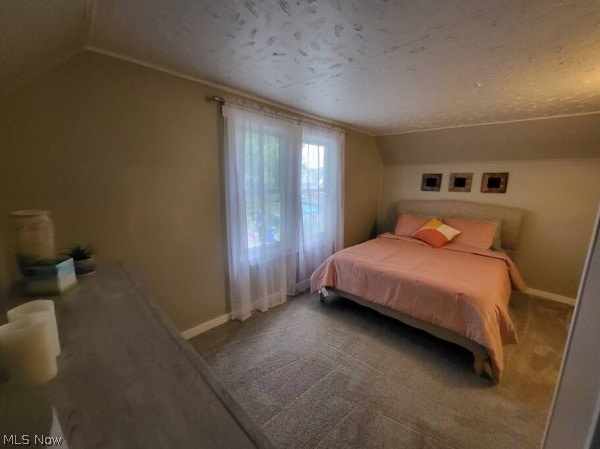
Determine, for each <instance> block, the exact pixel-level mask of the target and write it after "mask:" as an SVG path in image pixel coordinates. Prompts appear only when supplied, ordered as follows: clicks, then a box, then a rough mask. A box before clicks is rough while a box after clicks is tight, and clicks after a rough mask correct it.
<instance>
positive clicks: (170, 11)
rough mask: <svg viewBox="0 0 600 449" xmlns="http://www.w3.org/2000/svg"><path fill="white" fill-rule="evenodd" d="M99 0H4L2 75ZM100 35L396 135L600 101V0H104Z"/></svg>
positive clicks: (191, 71)
mask: <svg viewBox="0 0 600 449" xmlns="http://www.w3.org/2000/svg"><path fill="white" fill-rule="evenodd" d="M91 1H92V0H88V1H87V2H86V0H19V1H17V0H10V1H9V0H5V1H2V2H1V4H0V25H1V27H0V39H1V41H2V45H0V62H1V64H0V82H1V83H2V87H4V85H5V84H8V83H11V82H14V81H15V80H18V79H19V78H20V77H21V76H23V73H25V72H27V71H31V70H32V69H33V68H35V66H39V65H41V64H42V63H44V62H45V61H48V60H51V59H52V58H53V57H54V58H55V57H56V56H57V55H60V54H61V53H64V52H65V51H68V50H69V49H72V48H77V47H78V46H79V45H81V43H82V41H81V36H85V35H86V28H87V27H86V20H85V4H86V3H90V2H91ZM94 9H95V10H94V16H93V21H92V26H91V32H90V34H89V37H88V38H87V40H85V42H84V43H86V44H87V45H88V46H89V47H90V48H92V47H93V48H97V49H101V50H104V51H108V52H113V53H116V54H120V55H122V56H124V57H129V58H132V59H135V60H138V61H143V62H146V63H149V64H152V65H155V66H160V67H163V68H166V69H170V70H174V71H178V72H181V73H183V74H186V75H189V76H192V77H197V78H200V79H204V80H207V81H211V82H214V83H218V84H221V85H224V86H228V87H231V88H234V89H237V90H240V91H245V92H248V93H251V94H254V95H257V96H261V97H264V98H266V99H269V100H271V101H274V102H277V103H281V104H284V105H287V106H289V107H292V108H295V109H299V110H302V111H306V112H309V113H312V114H315V115H319V116H322V117H326V118H330V119H333V120H336V121H339V122H344V123H347V124H349V125H351V126H354V127H356V128H360V129H364V130H366V131H369V132H372V133H374V134H390V133H397V132H403V131H412V130H418V129H431V128H438V127H447V126H458V125H465V124H474V123H487V122H496V121H511V120H519V119H527V118H535V117H544V116H554V115H569V114H577V113H583V112H590V111H600V0H593V1H590V0H588V1H567V0H563V1H561V0H553V1H546V0H529V1H528V0H518V1H517V0H504V1H501V0H471V1H469V0H462V1H461V0H455V1H447V0H413V1H397V0H354V1H352V0H220V1H218V0H213V1H209V0H96V1H95V8H94Z"/></svg>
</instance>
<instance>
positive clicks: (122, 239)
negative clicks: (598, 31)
mask: <svg viewBox="0 0 600 449" xmlns="http://www.w3.org/2000/svg"><path fill="white" fill-rule="evenodd" d="M210 95H224V93H223V92H219V91H218V90H217V89H214V88H211V87H208V86H205V85H203V84H199V83H195V82H192V81H187V80H183V79H180V78H176V77H174V76H171V75H167V74H164V73H161V72H158V71H154V70H151V69H148V68H144V67H141V66H137V65H134V64H131V63H128V62H124V61H120V60H117V59H113V58H109V57H107V56H101V55H98V54H94V53H90V52H85V53H82V54H80V55H78V56H76V57H75V58H74V59H72V60H70V61H68V62H66V63H64V64H63V65H61V66H59V67H57V68H55V69H54V70H52V71H51V72H49V73H47V74H45V75H43V76H41V77H39V78H37V79H35V80H33V81H32V82H30V83H28V84H27V85H25V86H23V87H22V88H20V89H19V90H17V91H15V92H14V93H12V94H11V95H10V96H8V97H6V98H4V99H3V100H2V102H0V152H1V153H0V160H1V163H0V217H6V213H7V212H8V211H10V210H14V209H23V208H43V209H50V210H52V211H53V214H54V220H55V228H56V234H57V241H58V244H59V247H60V248H64V247H65V246H66V245H69V244H72V243H75V242H81V243H90V242H91V243H94V244H95V245H96V246H97V248H98V250H99V254H98V256H99V258H100V259H103V260H118V261H123V262H124V263H125V265H126V266H127V267H129V268H130V269H132V270H133V271H134V272H136V273H138V274H139V275H140V276H141V278H142V280H143V281H145V283H146V284H147V286H148V287H149V290H150V292H151V294H152V296H153V297H154V298H155V299H156V300H157V302H158V303H159V304H160V305H161V306H162V307H163V308H164V310H165V311H166V312H167V314H168V315H169V316H170V317H171V318H172V319H173V320H174V322H175V323H176V325H177V326H178V327H179V328H180V329H187V328H190V327H192V326H195V325H197V324H199V323H202V322H205V321H208V320H210V319H212V318H215V317H217V316H220V315H222V314H224V313H226V312H227V309H228V306H227V300H226V284H225V254H224V246H223V244H222V242H223V241H224V222H223V219H222V215H221V214H222V208H221V203H222V192H221V189H222V185H221V179H222V178H221V167H220V159H219V150H218V149H219V140H220V133H221V131H220V123H221V119H220V113H219V107H218V105H217V104H215V103H213V102H209V101H207V100H206V97H207V96H210ZM346 149H347V151H346V173H345V177H346V192H345V195H346V204H347V205H350V204H351V205H353V206H354V207H356V208H358V209H360V210H362V211H363V213H362V215H361V216H360V217H358V218H357V216H356V214H355V210H354V209H352V208H347V210H348V215H347V216H346V223H347V226H346V231H345V232H346V241H347V242H355V241H360V240H364V239H366V238H367V236H368V233H369V230H370V226H371V224H372V223H373V222H374V220H375V217H376V211H377V198H378V192H379V184H380V178H381V161H380V159H379V153H378V151H377V147H376V146H375V141H374V138H372V137H368V136H365V135H361V134H360V133H357V132H355V131H351V132H350V134H349V135H348V136H347V139H346ZM352 179H359V180H360V183H361V184H360V187H356V186H355V185H354V184H353V183H352V181H351V180H352ZM349 209H350V210H349ZM6 222H7V220H6V218H2V219H1V222H0V223H2V228H1V229H2V231H3V233H1V234H0V238H1V237H2V236H3V235H4V236H5V238H4V243H5V245H6V244H7V242H8V239H7V238H6V235H7V232H8V229H7V227H8V225H7V223H6ZM0 243H1V242H0ZM0 249H1V248H0ZM8 263H10V264H11V265H14V264H12V262H11V259H10V257H9V259H8ZM1 268H2V265H1V264H0V271H3V270H1ZM2 279H3V277H2V273H0V281H2Z"/></svg>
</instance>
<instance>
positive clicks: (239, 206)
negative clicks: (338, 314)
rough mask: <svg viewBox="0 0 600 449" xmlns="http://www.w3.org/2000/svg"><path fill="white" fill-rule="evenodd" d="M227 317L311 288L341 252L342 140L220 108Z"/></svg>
mask: <svg viewBox="0 0 600 449" xmlns="http://www.w3.org/2000/svg"><path fill="white" fill-rule="evenodd" d="M223 115H224V117H225V131H226V134H225V170H226V172H225V179H226V185H225V189H226V203H227V204H226V207H227V240H228V250H229V255H228V256H229V257H228V263H229V281H230V282H229V284H230V297H231V306H232V307H231V308H232V315H233V317H234V318H239V319H245V318H247V317H248V316H249V315H250V313H251V311H252V310H255V309H259V310H267V309H268V308H269V307H272V306H274V305H276V304H280V303H282V302H283V301H285V299H286V295H293V294H295V293H296V292H298V291H303V290H305V289H306V288H308V287H309V285H310V276H311V274H312V272H313V271H314V270H315V269H316V268H317V266H318V265H319V264H320V263H321V262H323V261H324V260H325V259H326V258H327V257H328V256H330V255H331V254H332V253H333V252H334V251H335V249H336V248H338V247H340V246H341V236H342V222H343V219H342V213H341V205H342V200H341V199H342V195H341V192H342V182H341V180H342V177H341V169H342V165H341V161H342V149H343V134H341V133H339V132H332V131H329V130H324V129H317V128H309V127H306V126H302V125H300V124H299V123H298V122H291V121H289V120H280V119H277V118H273V117H272V115H263V114H262V113H261V112H257V111H249V110H247V109H246V108H242V107H237V106H228V105H225V106H224V107H223Z"/></svg>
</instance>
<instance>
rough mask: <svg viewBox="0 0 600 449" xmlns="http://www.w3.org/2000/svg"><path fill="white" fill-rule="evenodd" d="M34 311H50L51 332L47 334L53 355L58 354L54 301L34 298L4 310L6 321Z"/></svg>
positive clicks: (58, 342) (14, 319) (58, 343)
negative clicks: (6, 310)
mask: <svg viewBox="0 0 600 449" xmlns="http://www.w3.org/2000/svg"><path fill="white" fill-rule="evenodd" d="M34 312H48V313H50V315H51V317H52V320H51V323H50V325H51V332H50V335H49V338H50V342H51V344H52V351H53V354H54V357H58V356H59V355H60V341H59V339H58V326H57V324H56V314H55V313H54V301H52V300H50V299H36V300H35V301H29V302H26V303H25V304H21V305H20V306H17V307H14V308H12V309H10V310H9V311H8V312H6V316H7V317H8V321H16V320H19V319H21V318H23V317H24V316H27V315H28V314H30V313H34Z"/></svg>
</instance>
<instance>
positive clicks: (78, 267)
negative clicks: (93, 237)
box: [66, 245, 96, 276]
mask: <svg viewBox="0 0 600 449" xmlns="http://www.w3.org/2000/svg"><path fill="white" fill-rule="evenodd" d="M95 253H96V250H95V249H94V248H93V247H92V245H88V246H81V245H75V246H72V247H71V248H69V252H68V253H67V254H66V255H67V256H69V257H72V258H73V262H74V263H75V274H76V275H77V276H86V275H88V274H92V273H93V272H94V271H95V270H96V261H95V260H94V254H95Z"/></svg>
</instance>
